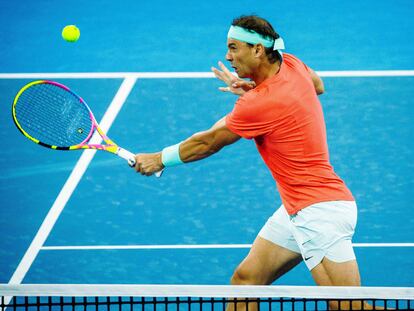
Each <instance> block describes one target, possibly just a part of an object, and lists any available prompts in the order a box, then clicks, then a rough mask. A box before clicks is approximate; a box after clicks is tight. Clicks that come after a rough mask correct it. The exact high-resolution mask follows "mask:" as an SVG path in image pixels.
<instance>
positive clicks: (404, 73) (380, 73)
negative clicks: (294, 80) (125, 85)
mask: <svg viewBox="0 0 414 311" xmlns="http://www.w3.org/2000/svg"><path fill="white" fill-rule="evenodd" d="M316 72H317V73H318V75H319V76H321V77H412V76H414V70H339V71H338V70H336V71H316ZM124 78H135V79H162V78H169V79H173V78H179V79H182V78H214V74H213V73H212V72H73V73H69V72H62V73H53V72H50V73H44V72H38V73H0V79H124Z"/></svg>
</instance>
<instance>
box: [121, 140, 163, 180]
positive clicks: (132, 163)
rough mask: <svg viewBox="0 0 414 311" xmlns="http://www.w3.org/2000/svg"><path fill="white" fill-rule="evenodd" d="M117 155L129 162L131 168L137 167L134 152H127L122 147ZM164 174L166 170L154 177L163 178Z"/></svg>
mask: <svg viewBox="0 0 414 311" xmlns="http://www.w3.org/2000/svg"><path fill="white" fill-rule="evenodd" d="M117 155H119V156H120V157H121V158H123V159H125V160H127V161H128V165H129V166H130V167H135V163H136V161H135V154H133V153H132V152H129V151H128V150H125V149H123V148H121V147H118V152H117ZM163 172H164V170H161V171H158V172H156V173H154V175H155V176H156V177H161V175H162V173H163Z"/></svg>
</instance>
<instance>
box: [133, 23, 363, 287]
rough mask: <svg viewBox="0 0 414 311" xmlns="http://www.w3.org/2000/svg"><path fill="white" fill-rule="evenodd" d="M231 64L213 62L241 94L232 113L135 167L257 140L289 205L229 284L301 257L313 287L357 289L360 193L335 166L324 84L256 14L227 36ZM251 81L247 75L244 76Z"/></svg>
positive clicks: (274, 272)
mask: <svg viewBox="0 0 414 311" xmlns="http://www.w3.org/2000/svg"><path fill="white" fill-rule="evenodd" d="M227 47H228V50H227V54H226V60H227V61H229V62H230V63H231V66H232V67H233V68H234V70H235V71H236V73H237V75H238V77H236V76H234V75H233V74H232V73H231V72H230V71H229V70H228V69H227V68H226V67H225V66H224V65H223V64H222V63H220V64H219V65H220V67H221V71H220V70H218V69H216V68H212V70H213V72H214V73H215V75H216V76H217V78H219V79H221V80H222V81H224V82H225V83H226V84H227V86H226V87H223V88H222V89H221V90H222V91H230V92H232V93H234V94H238V95H240V96H239V97H238V99H237V102H236V104H235V106H234V108H233V111H231V112H230V113H229V114H228V115H227V116H225V117H223V118H222V119H221V120H219V121H218V122H217V123H216V124H214V126H213V127H211V128H210V129H208V130H206V131H203V132H199V133H196V134H194V135H192V136H191V137H189V138H188V139H186V140H185V141H183V142H180V143H178V144H175V145H172V146H169V147H166V148H164V149H163V150H162V151H161V152H157V153H153V154H138V155H136V161H137V163H136V170H137V171H138V172H140V173H141V174H143V175H151V174H153V173H154V172H157V171H159V170H161V169H163V168H164V167H167V168H168V167H172V166H176V165H180V164H183V163H187V162H191V161H198V160H201V159H204V158H206V157H208V156H210V155H212V154H214V153H216V152H218V151H219V150H220V149H221V148H223V147H225V146H227V145H230V144H233V143H235V142H236V141H238V140H239V139H240V138H245V139H254V141H255V143H256V146H257V149H258V151H259V153H260V154H261V156H262V158H263V160H264V162H265V163H266V165H267V167H268V168H269V170H270V172H271V173H272V175H273V178H274V179H275V181H276V184H277V188H278V190H279V193H280V196H281V199H282V203H283V205H282V206H281V207H280V208H279V209H277V210H276V212H275V213H274V214H273V215H272V216H271V217H270V218H269V219H268V221H267V222H266V223H265V225H264V226H263V228H262V229H261V231H260V232H259V234H258V236H257V238H256V239H255V241H254V243H253V246H252V248H251V250H250V252H249V254H248V255H247V257H246V258H245V259H244V260H243V261H242V262H241V263H240V265H239V266H238V267H237V269H236V270H235V272H234V274H233V276H232V279H231V284H252V285H253V284H256V285H257V284H262V285H265V284H271V283H273V282H274V281H275V280H276V279H278V278H279V277H280V276H282V275H283V274H284V273H286V272H287V271H289V270H291V269H292V268H293V267H295V266H296V265H297V264H298V263H299V262H301V261H302V260H303V261H304V262H305V264H306V265H307V267H308V269H309V270H310V272H311V274H312V277H313V279H314V280H315V282H316V284H317V285H324V286H336V285H338V286H359V285H360V274H359V270H358V265H357V261H356V258H355V254H354V251H353V248H352V242H351V239H352V236H353V234H354V229H355V225H356V221H357V206H356V204H355V200H354V197H353V196H352V194H351V192H350V190H349V189H348V188H347V186H346V185H345V183H344V182H343V181H342V180H341V178H340V177H339V176H338V175H337V174H335V172H334V170H333V168H332V165H331V164H330V162H329V153H328V146H327V138H326V129H325V122H324V117H323V112H322V108H321V103H320V101H319V99H318V95H319V94H322V93H323V92H324V84H323V82H322V80H321V79H320V78H319V77H318V75H317V74H316V73H315V72H314V71H313V70H312V69H311V68H309V67H308V66H307V65H305V64H304V63H303V62H302V61H301V60H299V59H298V58H297V57H295V56H294V55H291V54H288V53H283V52H282V50H283V49H284V43H283V40H282V38H281V37H280V36H279V35H278V34H277V33H276V32H275V30H274V29H273V27H272V26H271V25H270V24H269V22H267V21H266V20H264V19H263V18H260V17H258V16H241V17H239V18H236V19H235V20H234V21H233V23H232V25H231V27H230V29H229V32H228V38H227ZM242 78H247V79H249V80H243V79H242Z"/></svg>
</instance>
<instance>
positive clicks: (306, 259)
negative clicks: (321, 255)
mask: <svg viewBox="0 0 414 311" xmlns="http://www.w3.org/2000/svg"><path fill="white" fill-rule="evenodd" d="M311 258H313V256H309V257H305V261H308V260H309V259H311Z"/></svg>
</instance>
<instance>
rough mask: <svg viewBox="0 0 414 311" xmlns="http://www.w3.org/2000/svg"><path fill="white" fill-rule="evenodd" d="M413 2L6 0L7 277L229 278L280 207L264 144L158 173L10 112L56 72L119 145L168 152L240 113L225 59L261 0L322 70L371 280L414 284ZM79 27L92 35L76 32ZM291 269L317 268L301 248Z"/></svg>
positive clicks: (337, 157)
mask: <svg viewBox="0 0 414 311" xmlns="http://www.w3.org/2000/svg"><path fill="white" fill-rule="evenodd" d="M413 12H414V3H413V2H412V1H408V0H407V1H403V0H401V1H397V2H391V1H385V0H382V1H371V0H369V1H364V2H343V1H318V3H317V4H316V3H312V2H309V1H292V2H281V3H276V2H269V1H256V2H255V3H254V4H252V3H251V2H248V1H239V2H237V6H235V5H234V3H225V2H221V1H209V2H201V3H197V4H195V2H192V1H180V2H177V3H174V2H166V1H165V2H164V1H151V2H140V1H122V2H120V3H114V2H113V1H106V0H105V1H88V2H87V3H85V2H82V1H70V2H63V3H58V2H56V3H54V2H50V1H36V2H27V3H22V2H12V1H7V2H6V1H2V2H0V25H1V27H2V28H3V29H8V31H7V32H6V31H3V32H2V33H1V34H0V46H1V47H2V48H1V49H0V90H1V92H0V103H1V107H2V109H1V110H0V138H1V140H2V144H3V148H1V151H0V154H1V156H0V168H1V172H2V174H1V175H0V206H1V208H0V236H1V239H0V283H9V282H11V281H13V282H15V283H69V284H75V283H78V284H88V283H91V284H92V283H119V284H123V283H127V284H133V283H134V284H135V283H137V284H228V283H229V279H230V277H231V275H232V273H233V270H234V268H235V267H236V265H237V264H238V263H239V262H240V261H241V259H242V258H244V256H245V255H246V254H247V252H248V250H249V245H250V244H251V243H252V242H253V240H254V238H255V237H256V235H257V233H258V231H259V230H260V228H261V227H262V225H263V224H264V222H265V221H266V219H267V218H268V217H269V216H270V215H271V214H272V213H273V211H274V210H275V209H276V208H277V207H279V205H280V204H281V202H280V198H279V195H278V193H277V191H276V188H275V185H274V181H273V179H272V177H271V175H270V173H269V172H268V170H267V169H266V167H265V165H264V163H263V162H262V160H261V158H260V156H259V154H258V152H257V151H256V148H255V146H254V143H253V142H252V141H247V140H241V141H239V142H237V143H236V144H234V145H232V146H230V147H228V148H226V149H224V150H223V151H221V152H220V153H218V154H217V155H214V156H213V157H211V158H209V159H206V160H204V161H200V162H196V163H191V164H188V165H185V166H181V167H177V168H171V169H168V170H166V171H165V172H164V175H163V176H162V178H160V179H157V178H149V177H148V178H147V177H142V176H140V175H137V174H135V173H134V171H133V170H131V169H130V168H129V167H128V165H127V164H126V163H125V162H124V161H122V159H119V158H118V157H115V156H112V155H110V154H108V153H101V152H97V153H96V154H94V153H93V152H92V153H91V152H89V151H85V152H84V153H82V152H60V151H50V150H48V149H46V148H41V147H39V146H37V145H35V144H33V143H29V142H28V141H27V140H26V139H25V138H24V137H23V136H22V135H21V134H20V133H19V132H18V130H17V129H16V128H15V126H14V124H13V121H12V118H11V112H10V110H11V104H12V99H13V98H14V96H15V94H16V92H17V91H18V90H19V89H20V88H21V87H22V86H23V85H24V84H25V83H27V82H29V81H31V80H36V79H43V78H48V79H52V80H56V81H58V82H61V83H64V84H66V85H68V86H69V87H70V88H71V89H73V90H75V91H76V92H77V93H78V94H80V95H81V96H82V97H83V98H84V99H85V100H86V102H87V103H88V104H89V106H90V107H91V108H92V109H93V111H94V114H95V116H96V118H97V120H98V121H100V120H102V119H106V118H108V117H109V118H110V117H113V120H112V121H113V122H112V121H111V123H110V126H109V131H108V134H109V136H110V137H111V138H113V139H114V140H115V141H116V142H117V143H118V144H119V145H121V146H123V147H125V148H127V149H129V150H132V151H134V152H153V151H158V150H160V149H161V148H163V147H164V146H167V145H171V144H174V143H176V142H179V141H181V140H183V139H185V138H187V137H188V136H189V135H191V134H193V133H194V132H197V131H201V130H204V129H207V128H209V127H210V126H211V125H212V124H214V123H215V122H216V121H217V120H218V119H219V118H221V117H222V116H224V115H226V114H227V113H228V112H229V111H231V109H232V107H233V103H234V102H235V100H236V97H235V96H233V95H229V94H223V93H221V92H219V91H218V89H217V88H218V87H219V86H221V83H220V82H219V81H218V80H216V79H215V78H213V75H212V74H210V73H209V71H210V67H211V66H216V64H217V61H218V60H222V61H224V55H225V53H226V44H225V42H226V34H227V30H228V26H229V25H230V23H231V20H232V19H233V18H234V17H236V16H238V15H240V14H250V13H257V14H258V15H261V16H263V17H265V18H267V19H268V20H269V21H270V22H271V23H272V24H273V25H274V26H275V27H276V30H277V31H278V32H279V33H280V34H281V35H282V36H283V37H284V39H285V43H286V46H287V52H290V53H293V54H295V55H297V56H298V57H299V58H301V59H302V60H303V61H304V62H306V63H307V64H308V65H309V66H310V67H312V68H313V69H315V70H316V71H318V72H319V74H320V75H321V76H322V78H323V80H324V83H325V87H326V93H325V94H324V95H322V96H321V102H322V105H323V108H324V113H325V119H326V124H327V132H328V143H329V148H330V155H331V161H332V163H333V165H334V167H335V170H336V172H337V173H338V174H339V175H340V176H341V177H342V178H343V179H344V180H345V181H346V183H347V185H348V186H349V187H350V189H351V190H352V192H353V194H354V195H355V197H356V199H357V202H358V206H359V214H358V226H357V231H356V234H355V236H354V243H355V247H356V248H355V250H356V255H357V259H358V262H359V266H360V270H361V275H362V281H363V285H368V286H374V285H375V286H408V287H411V286H414V281H413V275H414V268H413V261H414V220H413V217H412V216H413V211H412V197H413V194H414V165H413V159H414V148H413V147H414V145H413V141H412V135H413V133H414V125H413V121H412V119H413V116H414V110H413V105H412V101H413V98H414V71H413V69H414V58H413V55H414V44H413V42H412V39H413V37H414V36H413V29H414V21H413V20H414V19H413ZM67 24H76V25H77V26H78V27H79V28H80V30H81V38H80V40H79V42H77V43H73V44H71V43H67V42H64V41H63V40H62V39H61V36H60V32H61V29H62V27H63V26H65V25H67ZM128 86H129V87H128ZM122 96H124V97H125V99H124V100H122V99H120V98H123V97H122ZM112 105H118V107H119V108H120V111H119V113H118V114H117V115H110V113H108V114H106V112H107V111H108V109H109V108H110V107H111V106H112ZM277 284H282V285H313V281H312V279H311V276H310V274H309V272H308V270H307V269H306V267H305V265H304V264H303V263H302V264H300V265H299V266H298V267H297V268H295V269H294V270H293V271H291V272H290V273H288V274H287V275H285V276H284V277H282V278H281V279H280V280H278V281H277Z"/></svg>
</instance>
